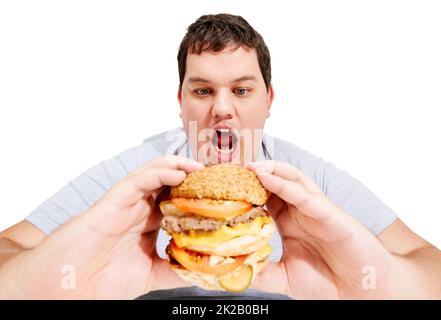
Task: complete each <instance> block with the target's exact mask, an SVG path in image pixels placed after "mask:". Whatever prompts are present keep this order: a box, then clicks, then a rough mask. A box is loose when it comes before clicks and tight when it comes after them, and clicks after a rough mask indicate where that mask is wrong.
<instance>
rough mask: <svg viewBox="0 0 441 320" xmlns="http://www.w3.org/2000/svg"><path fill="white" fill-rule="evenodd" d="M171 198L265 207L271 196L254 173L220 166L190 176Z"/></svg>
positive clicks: (234, 167) (204, 169) (173, 190)
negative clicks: (244, 202) (229, 201)
mask: <svg viewBox="0 0 441 320" xmlns="http://www.w3.org/2000/svg"><path fill="white" fill-rule="evenodd" d="M170 196H171V198H199V199H200V198H207V199H215V200H238V201H239V200H241V201H246V202H248V203H251V204H254V205H259V206H262V205H264V204H265V202H266V201H267V200H268V197H269V193H268V191H266V190H265V188H264V187H263V186H262V184H261V183H260V181H259V180H258V179H257V177H256V175H255V173H254V172H252V171H251V170H248V169H246V168H244V167H241V166H239V165H234V164H218V165H212V166H208V167H205V168H203V169H201V170H197V171H194V172H192V173H190V174H189V175H188V176H187V178H186V179H185V180H184V181H183V182H182V183H181V184H180V185H179V186H176V187H172V188H171V192H170Z"/></svg>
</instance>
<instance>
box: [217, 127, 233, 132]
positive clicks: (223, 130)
mask: <svg viewBox="0 0 441 320" xmlns="http://www.w3.org/2000/svg"><path fill="white" fill-rule="evenodd" d="M216 131H219V132H221V133H228V132H230V129H227V128H223V129H217V130H216Z"/></svg>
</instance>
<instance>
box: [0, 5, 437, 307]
mask: <svg viewBox="0 0 441 320" xmlns="http://www.w3.org/2000/svg"><path fill="white" fill-rule="evenodd" d="M178 64H179V76H180V85H179V89H178V101H179V104H180V107H181V118H182V120H183V127H184V129H175V130H171V131H168V132H165V133H162V134H159V135H156V136H153V137H151V138H149V139H147V140H145V141H144V143H143V144H142V145H141V146H138V147H135V148H132V149H129V150H127V151H125V152H123V153H121V154H119V155H118V156H116V157H114V158H112V159H110V160H106V161H103V162H101V163H100V164H99V165H97V166H95V167H93V168H91V169H90V170H88V171H86V172H85V173H83V174H82V175H80V176H79V177H77V178H76V179H74V180H73V181H71V182H69V183H68V184H67V185H66V186H65V187H64V188H62V189H61V190H60V191H59V192H57V193H56V194H55V195H53V196H52V197H51V198H49V199H48V200H46V201H45V202H44V203H42V204H41V205H40V206H39V207H38V208H37V209H36V210H34V211H33V212H32V213H31V214H30V215H29V216H28V217H27V218H26V219H25V220H24V221H22V222H20V223H18V224H16V225H15V226H13V227H11V228H9V229H7V230H5V231H3V232H2V233H1V240H0V241H1V243H0V248H1V251H0V252H1V256H0V297H1V298H136V297H139V296H142V295H144V294H147V295H145V296H144V297H143V298H171V297H174V298H176V297H180V296H185V297H186V298H189V297H190V296H194V297H198V296H202V297H203V298H208V297H210V296H214V297H216V296H219V295H222V296H229V297H232V298H243V297H253V298H261V297H262V298H285V297H286V296H289V297H291V298H301V299H305V298H306V299H308V298H309V299H311V298H324V299H327V298H331V299H334V298H335V299H345V298H351V299H352V298H441V278H440V277H439V275H438V273H437V272H436V271H437V270H440V269H441V253H440V251H439V250H438V249H436V248H435V247H433V246H432V245H431V244H429V243H428V242H426V241H425V240H423V239H422V238H420V237H418V236H417V235H416V234H414V233H413V232H412V231H411V230H410V229H409V228H407V227H406V226H405V225H404V224H403V223H402V222H401V221H400V220H399V219H398V218H397V217H396V215H395V214H394V213H393V212H392V211H391V210H390V209H389V208H387V207H386V206H385V205H384V204H383V203H382V202H381V201H380V200H379V199H378V198H377V197H375V195H374V194H373V193H371V192H370V191H369V190H367V188H365V187H364V186H363V185H362V184H361V183H360V182H358V181H357V180H355V179H354V178H352V177H350V176H349V175H348V174H347V173H346V172H344V171H341V170H339V169H337V168H336V167H334V166H333V165H332V164H330V163H327V162H324V161H323V160H321V159H319V158H316V157H314V156H312V155H310V154H309V153H307V152H306V151H303V150H301V149H299V148H297V147H295V146H293V145H291V144H289V143H287V142H284V141H281V140H279V139H276V138H273V137H270V136H268V135H260V134H259V132H261V130H262V129H263V127H264V124H265V120H266V119H267V118H268V116H269V114H270V108H271V104H272V100H273V97H274V93H273V87H272V85H271V65H270V55H269V51H268V49H267V47H266V45H265V43H264V41H263V39H262V37H261V36H260V35H259V34H258V33H257V32H256V31H255V30H254V29H253V28H252V27H251V26H250V25H249V24H248V23H247V22H246V21H245V20H244V19H243V18H241V17H238V16H232V15H227V14H219V15H207V16H202V17H200V18H199V19H198V20H197V21H196V22H195V23H193V24H192V25H191V26H190V27H189V29H188V32H187V34H186V36H185V37H184V39H183V41H182V43H181V46H180V50H179V54H178ZM194 125H196V126H194ZM207 129H208V131H207ZM244 130H249V131H250V132H251V141H253V142H255V141H257V142H258V143H257V144H255V143H253V148H251V149H249V148H248V149H247V148H246V147H247V145H246V143H245V142H246V141H245V140H247V139H246V136H245V135H243V136H242V134H241V132H242V131H244ZM207 132H208V133H207ZM250 132H248V133H250ZM201 136H202V140H199V138H200V137H201ZM195 137H196V139H194V138H195ZM171 153H173V154H174V155H173V156H167V157H162V158H161V156H164V155H170V154H171ZM187 158H190V159H187ZM195 160H197V161H195ZM213 162H235V163H240V164H242V165H246V166H247V167H249V168H250V169H251V170H254V171H255V172H256V174H257V175H258V177H259V179H260V181H261V183H262V184H263V185H264V187H265V188H267V189H268V190H269V191H270V192H271V193H272V195H271V198H270V200H269V201H268V203H267V208H268V210H269V211H270V213H271V215H272V216H273V218H274V219H275V221H276V223H277V225H278V231H279V233H280V234H276V235H275V237H274V238H273V239H272V245H273V250H274V251H273V254H272V256H271V260H272V261H273V262H272V263H271V264H269V265H268V266H267V267H266V268H265V269H264V271H263V272H262V273H261V274H260V275H259V276H258V277H257V278H256V279H255V281H254V283H253V289H250V290H248V291H246V292H245V293H243V294H241V295H237V294H226V293H219V292H207V291H204V290H200V289H198V288H195V287H191V288H186V286H188V284H186V283H184V282H183V281H181V280H180V279H179V278H178V277H177V276H176V275H175V274H174V273H173V272H172V271H171V270H170V268H169V267H168V264H167V261H166V260H163V259H162V258H161V257H164V252H163V251H164V245H165V243H166V241H167V240H166V238H165V235H164V233H163V232H162V231H161V232H159V238H158V241H157V242H156V239H157V235H158V229H159V221H160V218H161V216H160V213H159V211H158V208H157V206H156V203H157V202H158V201H157V197H159V196H160V193H161V191H162V190H163V189H164V187H165V186H174V185H177V184H179V183H180V182H182V181H183V179H184V178H185V176H186V174H187V173H189V172H192V171H194V170H196V169H199V168H201V167H203V165H204V164H209V163H213ZM282 248H283V250H282ZM282 251H283V252H282Z"/></svg>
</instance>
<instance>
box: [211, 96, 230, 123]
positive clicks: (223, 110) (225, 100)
mask: <svg viewBox="0 0 441 320" xmlns="http://www.w3.org/2000/svg"><path fill="white" fill-rule="evenodd" d="M234 113H235V110H234V101H233V99H232V97H231V95H230V93H229V92H228V91H227V90H219V91H218V92H217V94H216V96H215V98H214V101H213V107H212V110H211V114H212V116H213V117H214V118H215V119H216V120H224V119H231V118H233V116H234Z"/></svg>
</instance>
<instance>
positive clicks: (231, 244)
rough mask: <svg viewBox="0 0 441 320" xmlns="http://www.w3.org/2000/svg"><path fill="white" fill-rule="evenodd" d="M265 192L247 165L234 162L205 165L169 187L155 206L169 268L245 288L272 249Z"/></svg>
mask: <svg viewBox="0 0 441 320" xmlns="http://www.w3.org/2000/svg"><path fill="white" fill-rule="evenodd" d="M268 196H269V195H268V192H267V191H266V190H265V189H264V188H263V187H262V185H261V184H260V182H259V180H258V179H257V177H256V176H255V174H254V173H253V172H252V171H250V170H248V169H245V168H243V167H241V166H238V165H233V164H220V165H213V166H209V167H205V168H204V169H201V170H198V171H195V172H192V173H190V174H189V175H188V176H187V178H186V179H185V180H184V181H183V182H182V183H181V184H180V185H179V186H176V187H172V188H171V191H170V200H167V201H163V202H161V203H160V208H161V211H162V213H163V215H164V217H163V219H162V224H161V225H162V228H164V229H165V230H166V231H167V233H168V234H169V235H170V236H171V237H172V239H171V240H170V243H169V245H168V247H167V250H166V252H167V254H168V257H169V261H170V265H171V267H172V268H173V270H174V271H176V272H177V273H178V275H179V276H181V278H183V279H184V280H186V281H188V282H190V283H192V284H194V285H197V286H199V287H202V288H204V289H207V290H227V291H232V292H240V291H243V290H245V289H247V288H248V287H249V286H250V284H251V282H252V280H253V279H254V277H255V276H256V275H257V273H259V272H260V271H261V270H262V268H263V267H264V266H265V265H266V263H267V258H268V256H269V254H270V253H271V246H270V245H269V244H268V241H269V239H270V238H271V236H272V234H273V231H274V223H273V221H272V219H271V218H270V216H269V215H268V212H266V211H265V210H264V208H263V207H262V206H263V205H264V204H265V202H266V201H267V199H268Z"/></svg>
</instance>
